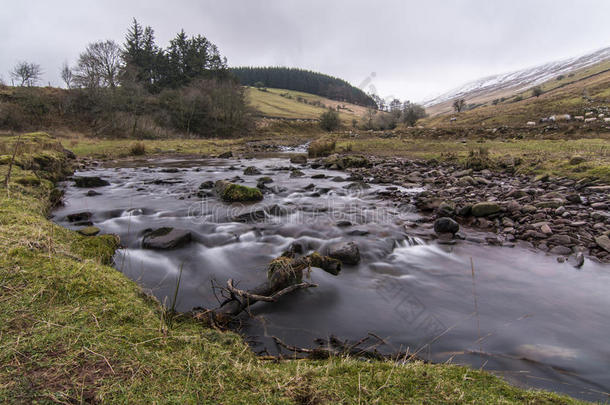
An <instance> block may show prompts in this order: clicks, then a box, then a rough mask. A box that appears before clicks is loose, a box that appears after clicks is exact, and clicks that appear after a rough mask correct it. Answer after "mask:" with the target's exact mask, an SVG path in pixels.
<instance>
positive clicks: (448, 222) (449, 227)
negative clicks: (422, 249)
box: [434, 217, 460, 234]
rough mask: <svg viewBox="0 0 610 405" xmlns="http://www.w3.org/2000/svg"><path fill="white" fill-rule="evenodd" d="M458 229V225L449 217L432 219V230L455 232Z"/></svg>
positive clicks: (439, 232)
mask: <svg viewBox="0 0 610 405" xmlns="http://www.w3.org/2000/svg"><path fill="white" fill-rule="evenodd" d="M459 230H460V225H458V223H457V222H455V221H454V220H453V219H451V218H447V217H442V218H439V219H437V220H436V221H434V232H436V233H438V234H441V233H451V234H455V233H457V232H458V231H459Z"/></svg>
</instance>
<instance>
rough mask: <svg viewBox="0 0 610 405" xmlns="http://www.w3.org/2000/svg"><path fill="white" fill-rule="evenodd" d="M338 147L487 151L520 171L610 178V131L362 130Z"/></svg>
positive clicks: (497, 163) (441, 155)
mask: <svg viewBox="0 0 610 405" xmlns="http://www.w3.org/2000/svg"><path fill="white" fill-rule="evenodd" d="M337 150H339V151H341V150H349V151H352V152H356V153H367V154H371V155H377V156H401V157H408V158H418V159H437V160H441V161H442V160H449V161H455V162H460V163H462V164H467V163H468V160H469V159H470V158H471V155H472V154H474V155H475V156H476V155H479V154H481V153H483V154H484V155H485V157H486V160H487V163H488V165H489V168H490V169H494V168H506V166H507V165H509V166H512V168H513V169H514V171H515V172H516V173H525V174H547V173H548V174H551V175H557V176H566V177H571V178H576V179H580V178H583V177H589V178H595V179H599V180H601V181H603V182H610V134H601V135H600V137H599V138H592V139H480V140H472V139H468V140H459V139H425V138H413V137H409V136H401V135H397V136H395V137H391V138H379V137H376V136H368V135H361V136H358V137H346V136H343V137H338V139H337ZM575 156H578V157H582V158H584V160H583V161H581V162H579V163H577V164H574V162H575V161H572V163H570V162H571V160H572V158H573V157H575Z"/></svg>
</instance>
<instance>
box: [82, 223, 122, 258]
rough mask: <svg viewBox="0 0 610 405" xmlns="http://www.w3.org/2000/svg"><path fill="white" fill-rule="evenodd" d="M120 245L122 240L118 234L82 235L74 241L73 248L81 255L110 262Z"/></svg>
mask: <svg viewBox="0 0 610 405" xmlns="http://www.w3.org/2000/svg"><path fill="white" fill-rule="evenodd" d="M87 228H95V227H87ZM87 228H85V229H87ZM119 246H120V240H119V237H118V236H116V235H100V236H94V237H88V236H82V237H80V238H77V239H76V240H75V241H74V242H73V243H72V246H71V250H72V251H74V252H76V253H77V254H78V255H80V256H83V257H86V258H90V259H96V260H99V261H100V263H103V264H110V263H112V257H113V256H114V252H115V251H116V250H117V249H118V247H119Z"/></svg>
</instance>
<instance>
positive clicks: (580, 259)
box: [574, 252, 585, 268]
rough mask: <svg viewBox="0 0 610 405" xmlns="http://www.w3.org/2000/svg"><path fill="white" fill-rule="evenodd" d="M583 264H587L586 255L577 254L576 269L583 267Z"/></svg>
mask: <svg viewBox="0 0 610 405" xmlns="http://www.w3.org/2000/svg"><path fill="white" fill-rule="evenodd" d="M583 264H585V255H584V254H583V253H582V252H578V253H576V263H575V264H574V267H577V268H578V267H582V265H583Z"/></svg>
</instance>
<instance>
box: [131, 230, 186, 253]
mask: <svg viewBox="0 0 610 405" xmlns="http://www.w3.org/2000/svg"><path fill="white" fill-rule="evenodd" d="M190 241H191V233H190V232H189V231H187V230H185V229H174V228H170V227H163V228H158V229H155V230H152V229H147V230H145V231H144V238H143V239H142V247H143V248H145V249H173V248H177V247H179V246H182V245H184V244H186V243H188V242H190Z"/></svg>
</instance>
